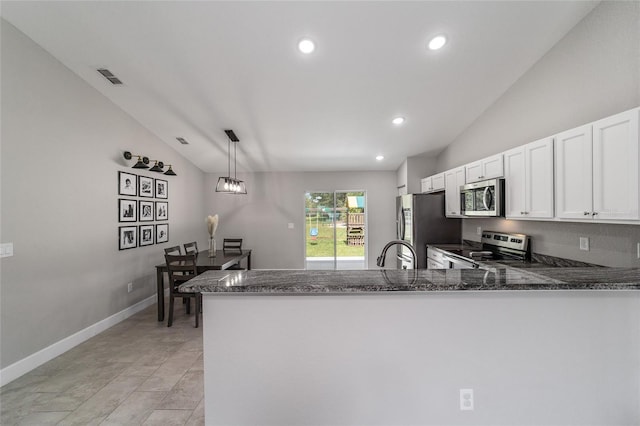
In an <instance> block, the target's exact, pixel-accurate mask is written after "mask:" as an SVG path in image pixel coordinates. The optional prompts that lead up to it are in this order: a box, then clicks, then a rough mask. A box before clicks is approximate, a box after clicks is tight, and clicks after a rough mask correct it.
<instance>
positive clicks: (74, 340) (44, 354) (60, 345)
mask: <svg viewBox="0 0 640 426" xmlns="http://www.w3.org/2000/svg"><path fill="white" fill-rule="evenodd" d="M155 303H156V295H155V294H154V295H153V296H149V297H147V298H146V299H143V300H141V301H140V302H138V303H136V304H135V305H132V306H129V307H128V308H126V309H123V310H122V311H120V312H117V313H115V314H113V315H111V316H110V317H107V318H105V319H103V320H102V321H98V322H97V323H95V324H93V325H90V326H89V327H87V328H85V329H84V330H80V331H78V332H77V333H74V334H72V335H71V336H69V337H65V338H64V339H62V340H60V341H58V342H56V343H54V344H52V345H50V346H47V347H46V348H44V349H42V350H39V351H38V352H36V353H34V354H31V355H29V356H28V357H26V358H23V359H21V360H20V361H16V362H14V363H13V364H11V365H9V366H7V367H5V368H3V369H2V370H0V386H4V385H6V384H7V383H10V382H12V381H14V380H15V379H17V378H18V377H20V376H22V375H23V374H26V373H28V372H29V371H31V370H34V369H35V368H37V367H39V366H40V365H42V364H44V363H45V362H47V361H51V360H52V359H53V358H55V357H57V356H58V355H61V354H63V353H65V352H66V351H68V350H69V349H72V348H73V347H75V346H78V345H79V344H80V343H82V342H84V341H86V340H88V339H90V338H92V337H93V336H95V335H96V334H98V333H101V332H103V331H104V330H106V329H108V328H109V327H113V326H114V325H116V324H118V323H119V322H121V321H123V320H125V319H127V318H129V317H130V316H131V315H133V314H135V313H137V312H140V311H141V310H143V309H145V308H147V307H148V306H151V305H153V304H155Z"/></svg>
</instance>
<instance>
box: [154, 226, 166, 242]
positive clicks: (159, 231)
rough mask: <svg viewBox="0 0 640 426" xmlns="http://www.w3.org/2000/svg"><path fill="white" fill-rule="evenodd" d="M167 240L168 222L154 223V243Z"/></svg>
mask: <svg viewBox="0 0 640 426" xmlns="http://www.w3.org/2000/svg"><path fill="white" fill-rule="evenodd" d="M167 242H169V224H168V223H159V224H157V225H156V244H162V243H167Z"/></svg>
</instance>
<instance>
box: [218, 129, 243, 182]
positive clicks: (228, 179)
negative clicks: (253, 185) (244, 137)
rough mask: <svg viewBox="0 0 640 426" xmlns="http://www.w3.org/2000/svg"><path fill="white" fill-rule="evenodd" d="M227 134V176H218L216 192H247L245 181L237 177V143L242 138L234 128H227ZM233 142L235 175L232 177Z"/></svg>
mask: <svg viewBox="0 0 640 426" xmlns="http://www.w3.org/2000/svg"><path fill="white" fill-rule="evenodd" d="M224 132H225V133H226V134H227V139H228V141H227V176H222V177H219V178H218V184H217V185H216V192H224V193H226V194H246V193H247V188H246V186H245V184H244V181H241V180H239V179H238V178H237V177H236V172H237V166H236V153H237V145H238V142H240V139H238V137H237V136H236V134H235V133H234V132H233V130H225V131H224ZM232 142H233V177H231V143H232Z"/></svg>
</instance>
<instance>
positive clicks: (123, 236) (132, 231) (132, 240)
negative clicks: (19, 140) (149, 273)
mask: <svg viewBox="0 0 640 426" xmlns="http://www.w3.org/2000/svg"><path fill="white" fill-rule="evenodd" d="M119 230H120V232H119V234H120V237H119V239H120V244H119V247H120V250H126V249H130V248H134V247H136V246H137V245H138V227H137V226H135V225H133V226H121V227H120V228H119Z"/></svg>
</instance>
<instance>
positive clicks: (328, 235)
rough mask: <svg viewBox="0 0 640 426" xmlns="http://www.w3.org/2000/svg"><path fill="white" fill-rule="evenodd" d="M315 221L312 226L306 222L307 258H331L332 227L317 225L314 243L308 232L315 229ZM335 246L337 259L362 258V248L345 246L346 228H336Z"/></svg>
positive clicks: (322, 224) (328, 224)
mask: <svg viewBox="0 0 640 426" xmlns="http://www.w3.org/2000/svg"><path fill="white" fill-rule="evenodd" d="M315 227H316V223H315V220H314V221H313V224H310V223H309V221H307V227H306V232H307V233H306V234H305V235H306V238H307V257H333V227H331V226H330V223H326V224H325V223H322V222H320V223H319V224H318V237H317V239H316V240H315V241H313V240H311V237H310V234H309V231H310V229H311V228H315ZM336 244H337V254H338V257H350V256H362V257H364V246H363V245H362V246H348V245H347V228H344V227H340V226H339V227H338V228H337V229H336Z"/></svg>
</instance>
